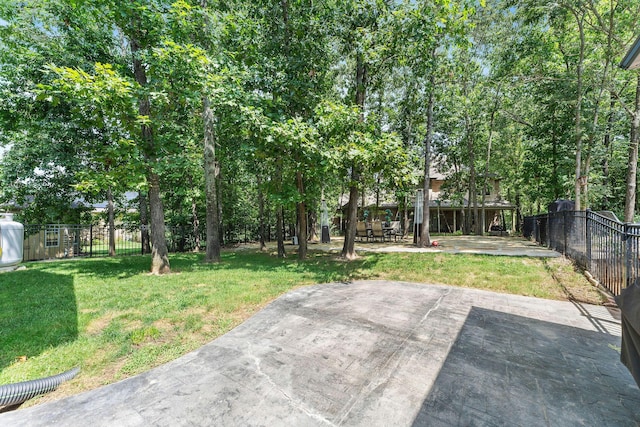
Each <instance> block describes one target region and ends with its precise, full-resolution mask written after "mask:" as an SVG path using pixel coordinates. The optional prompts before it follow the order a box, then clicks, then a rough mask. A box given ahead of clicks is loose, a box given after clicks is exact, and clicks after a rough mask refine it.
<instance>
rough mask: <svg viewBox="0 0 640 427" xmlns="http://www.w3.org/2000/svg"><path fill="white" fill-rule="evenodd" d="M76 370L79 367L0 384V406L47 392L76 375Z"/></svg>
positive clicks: (20, 401) (23, 400)
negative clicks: (38, 377) (42, 376)
mask: <svg viewBox="0 0 640 427" xmlns="http://www.w3.org/2000/svg"><path fill="white" fill-rule="evenodd" d="M78 372H80V368H73V369H70V370H68V371H67V372H63V373H61V374H58V375H53V376H51V377H46V378H40V379H37V380H31V381H23V382H21V383H15V384H5V385H2V386H0V407H1V406H8V405H17V404H19V403H22V402H25V401H27V400H29V399H31V398H32V397H36V396H38V395H41V394H45V393H49V392H51V391H53V390H55V389H57V388H58V386H59V385H60V384H62V383H63V382H65V381H68V380H70V379H71V378H73V377H75V376H76V375H78Z"/></svg>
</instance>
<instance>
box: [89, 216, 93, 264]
mask: <svg viewBox="0 0 640 427" xmlns="http://www.w3.org/2000/svg"><path fill="white" fill-rule="evenodd" d="M92 256H93V224H90V225H89V258H91V257H92Z"/></svg>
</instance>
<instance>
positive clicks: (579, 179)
mask: <svg viewBox="0 0 640 427" xmlns="http://www.w3.org/2000/svg"><path fill="white" fill-rule="evenodd" d="M571 11H572V13H573V14H574V16H575V18H576V21H577V23H578V32H579V35H580V55H579V58H578V64H577V66H576V77H577V83H576V110H575V133H576V135H575V138H576V181H575V197H576V200H575V209H576V210H577V211H579V210H582V200H581V199H582V187H583V186H584V180H585V178H584V177H583V176H582V66H583V63H584V47H585V40H584V28H583V19H584V17H580V16H579V12H577V11H575V10H573V9H571Z"/></svg>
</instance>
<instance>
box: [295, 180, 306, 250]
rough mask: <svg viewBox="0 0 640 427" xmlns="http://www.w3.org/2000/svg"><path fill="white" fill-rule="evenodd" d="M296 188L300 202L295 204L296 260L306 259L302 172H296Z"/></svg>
mask: <svg viewBox="0 0 640 427" xmlns="http://www.w3.org/2000/svg"><path fill="white" fill-rule="evenodd" d="M296 187H297V188H298V194H300V197H302V200H301V201H300V202H299V203H297V209H298V259H305V258H306V257H307V207H306V203H305V201H304V182H303V179H302V172H300V171H296Z"/></svg>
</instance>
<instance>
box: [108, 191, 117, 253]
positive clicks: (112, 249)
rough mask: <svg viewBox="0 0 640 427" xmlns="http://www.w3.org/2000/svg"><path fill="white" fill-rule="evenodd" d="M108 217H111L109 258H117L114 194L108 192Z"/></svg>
mask: <svg viewBox="0 0 640 427" xmlns="http://www.w3.org/2000/svg"><path fill="white" fill-rule="evenodd" d="M107 215H108V217H109V219H108V223H109V256H116V224H115V222H116V221H115V214H114V209H113V193H112V192H111V189H110V188H109V189H108V190H107Z"/></svg>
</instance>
